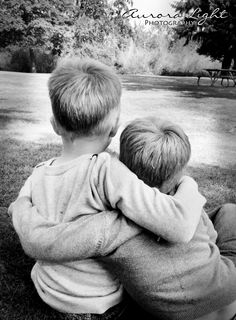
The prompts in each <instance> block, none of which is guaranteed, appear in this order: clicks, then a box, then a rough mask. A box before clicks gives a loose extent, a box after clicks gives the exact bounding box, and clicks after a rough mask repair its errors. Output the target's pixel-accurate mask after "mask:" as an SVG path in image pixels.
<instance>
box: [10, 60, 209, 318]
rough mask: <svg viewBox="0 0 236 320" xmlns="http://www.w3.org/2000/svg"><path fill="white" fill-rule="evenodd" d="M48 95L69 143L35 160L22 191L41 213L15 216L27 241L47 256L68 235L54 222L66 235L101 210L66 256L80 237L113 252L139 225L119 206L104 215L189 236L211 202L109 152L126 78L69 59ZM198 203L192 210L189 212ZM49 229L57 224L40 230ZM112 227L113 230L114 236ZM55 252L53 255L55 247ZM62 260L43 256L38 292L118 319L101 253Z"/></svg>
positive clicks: (80, 310)
mask: <svg viewBox="0 0 236 320" xmlns="http://www.w3.org/2000/svg"><path fill="white" fill-rule="evenodd" d="M49 94H50V98H51V104H52V110H53V117H52V125H53V128H54V131H55V132H56V133H57V134H58V135H60V136H61V138H62V143H63V149H62V153H61V156H60V157H58V158H54V159H50V160H48V161H46V162H44V163H41V164H39V165H38V166H36V168H35V170H34V171H33V173H32V175H31V176H30V177H29V178H28V180H27V181H26V184H25V186H24V187H23V188H22V190H21V192H20V197H23V196H24V195H26V196H30V197H31V199H32V203H33V204H34V205H35V207H36V208H37V209H38V211H39V213H40V214H39V215H37V214H32V215H27V214H26V215H25V214H24V213H23V212H22V214H20V215H16V214H13V224H14V227H15V229H16V231H17V233H18V234H19V237H20V240H21V242H22V244H23V247H24V248H25V249H26V248H27V245H29V244H33V243H34V244H36V246H38V247H40V243H41V245H42V247H43V246H46V247H47V249H45V250H43V251H42V252H41V254H42V255H43V254H45V253H50V250H51V249H53V247H54V244H55V242H57V241H58V244H59V242H60V241H62V240H63V236H62V237H60V233H62V230H61V231H60V232H59V233H57V235H56V233H55V237H54V236H53V237H52V234H53V230H54V227H55V226H57V225H63V227H64V226H65V228H64V229H63V231H65V234H66V229H67V227H68V230H69V228H70V225H71V224H73V223H72V222H73V221H74V220H76V221H79V222H80V223H82V224H84V225H85V226H86V225H87V222H89V221H91V220H93V219H92V218H93V216H95V215H99V217H100V220H99V226H95V227H94V225H93V228H92V229H90V231H91V233H90V234H89V236H88V230H87V232H84V233H83V231H81V233H80V235H78V238H80V237H82V235H83V236H84V237H82V238H81V239H79V241H78V238H77V240H76V241H75V242H73V243H71V248H70V249H68V250H66V251H67V254H68V255H69V254H71V253H73V251H74V250H76V248H78V247H79V244H80V240H81V241H82V240H83V241H85V243H86V252H84V256H83V258H87V257H90V258H91V257H92V256H93V254H92V252H94V250H95V251H96V252H97V254H99V252H100V251H103V250H102V249H103V247H102V248H101V245H104V239H106V241H107V242H106V246H107V248H108V250H109V251H111V249H112V248H113V250H114V249H115V248H117V247H118V246H120V245H121V244H122V243H124V242H125V241H127V240H128V239H130V238H132V237H133V236H135V235H137V234H138V233H140V232H141V229H140V228H138V227H137V226H136V225H134V224H133V223H132V222H129V221H127V220H126V219H125V218H124V217H123V216H122V215H121V214H119V212H117V211H116V212H113V213H109V215H108V216H107V214H106V212H105V213H104V211H110V210H112V209H119V210H121V211H122V213H123V214H124V215H125V216H126V217H128V218H129V219H131V220H133V221H134V222H135V223H137V224H139V225H140V226H143V227H145V228H147V229H148V230H150V231H152V232H154V233H156V234H158V235H160V236H162V237H163V238H166V239H167V240H169V241H175V242H178V241H180V242H181V241H182V242H184V241H188V240H189V239H190V238H191V237H192V235H193V233H194V231H195V229H196V226H197V223H198V220H199V216H200V212H201V209H202V206H203V204H204V202H205V199H204V198H203V197H202V196H201V195H200V194H199V193H198V190H197V185H196V183H195V182H194V181H193V180H192V179H191V178H187V177H185V178H184V179H182V181H181V182H180V184H179V187H178V190H177V192H176V194H175V195H174V196H167V195H165V194H162V193H160V192H159V191H158V190H157V189H156V188H150V187H148V186H147V185H145V184H144V183H143V182H142V181H141V180H139V179H138V178H137V176H136V175H135V174H133V173H132V172H131V171H130V170H129V169H128V168H127V167H125V166H124V165H123V164H122V163H121V162H119V161H118V159H116V158H114V157H112V156H111V155H109V154H108V153H106V152H104V150H105V149H106V147H107V146H108V145H109V143H110V141H111V138H112V137H113V136H114V135H115V133H116V131H117V126H118V121H119V114H120V96H121V84H120V81H119V79H118V77H117V76H116V75H115V74H114V73H113V71H112V70H111V69H109V68H108V67H105V66H104V65H102V64H99V63H97V62H95V61H91V60H89V61H88V60H86V61H84V60H82V61H81V60H78V59H70V60H67V61H65V62H63V63H62V64H61V65H59V66H58V67H57V68H56V69H55V71H54V72H53V73H52V75H51V77H50V79H49ZM192 204H194V212H191V214H190V213H189V211H190V208H191V206H192ZM110 216H111V217H110ZM27 219H28V220H27ZM26 221H27V222H26ZM41 222H42V224H41V225H40V228H38V226H39V225H38V223H39V224H40V223H41ZM110 226H112V228H111V229H110ZM45 227H46V228H47V227H52V228H51V229H50V231H49V232H48V230H47V231H46V232H44V233H41V231H43V228H45ZM44 230H45V229H44ZM57 230H58V229H57V228H55V231H57ZM110 230H115V235H116V236H115V237H114V236H113V234H112V233H111V231H110ZM120 230H122V232H120ZM70 232H71V229H70ZM65 234H64V235H65ZM66 239H68V235H66V236H65V239H64V240H66ZM64 240H63V241H64ZM50 241H51V242H50ZM94 242H96V246H95V247H94V245H93V244H94ZM27 243H28V244H27ZM37 244H38V245H37ZM26 251H27V249H26ZM59 251H60V250H59ZM82 251H83V249H82ZM54 253H55V254H54ZM53 256H54V258H53V259H54V260H55V256H56V252H54V249H53ZM59 256H60V257H61V253H59ZM61 258H62V260H61V261H60V262H54V263H53V262H49V261H47V259H44V258H43V257H39V256H38V257H37V259H38V261H37V262H36V264H35V266H34V267H33V269H32V273H31V276H32V280H33V282H34V284H35V287H36V289H37V291H38V293H39V295H40V297H41V298H42V299H43V300H44V301H45V302H46V303H47V304H49V305H50V306H51V307H52V308H55V309H56V310H58V311H61V312H65V313H73V314H90V315H91V314H93V318H94V317H95V315H96V314H97V315H98V319H103V318H104V319H105V318H107V317H108V318H109V317H111V316H112V318H113V319H115V318H118V317H119V316H120V314H121V311H122V308H123V306H121V305H120V302H121V301H122V286H121V284H120V282H119V281H118V279H116V278H115V277H114V276H113V275H112V274H111V273H110V272H108V270H107V269H106V268H105V267H104V265H103V264H102V263H101V262H100V261H99V260H98V259H87V260H77V261H69V262H68V261H65V260H66V258H67V257H66V255H65V256H63V257H61ZM114 308H115V309H114ZM95 318H96V317H95ZM95 318H94V319H95ZM79 319H83V317H82V316H80V318H79Z"/></svg>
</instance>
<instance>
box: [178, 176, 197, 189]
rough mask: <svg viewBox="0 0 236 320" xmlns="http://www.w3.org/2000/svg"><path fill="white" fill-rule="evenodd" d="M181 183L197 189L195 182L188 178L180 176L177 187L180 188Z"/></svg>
mask: <svg viewBox="0 0 236 320" xmlns="http://www.w3.org/2000/svg"><path fill="white" fill-rule="evenodd" d="M181 183H188V184H190V185H192V186H193V187H195V188H198V184H197V182H196V181H195V180H194V179H193V178H191V177H189V176H182V177H181V178H180V180H179V184H178V186H180V185H181Z"/></svg>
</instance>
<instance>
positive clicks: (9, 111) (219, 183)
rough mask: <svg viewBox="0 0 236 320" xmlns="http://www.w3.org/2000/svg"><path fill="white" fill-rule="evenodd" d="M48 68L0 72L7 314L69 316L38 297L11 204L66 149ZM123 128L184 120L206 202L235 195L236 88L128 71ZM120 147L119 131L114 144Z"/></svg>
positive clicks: (1, 293)
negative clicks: (148, 119)
mask: <svg viewBox="0 0 236 320" xmlns="http://www.w3.org/2000/svg"><path fill="white" fill-rule="evenodd" d="M47 78H48V75H44V74H19V73H8V72H0V133H1V138H0V150H1V153H0V177H1V185H0V188H1V190H0V232H1V237H0V319H1V320H9V319H10V320H12V319H16V320H26V319H28V320H31V319H32V320H34V319H40V320H44V319H45V320H46V319H59V320H60V319H66V316H64V315H59V314H58V313H57V312H55V311H53V310H51V309H50V308H49V307H47V306H46V305H45V304H43V303H42V302H41V300H40V299H39V298H38V296H37V294H36V293H35V290H34V288H33V285H32V283H31V280H30V270H31V267H32V265H33V261H32V260H31V259H29V258H27V257H26V256H25V255H24V253H23V252H22V249H21V247H20V244H19V241H18V239H17V236H16V235H15V233H14V231H13V229H12V227H11V223H10V221H9V219H8V217H7V214H6V211H7V207H8V206H9V204H10V203H11V202H12V201H13V200H14V199H15V197H16V195H17V193H18V192H19V189H20V187H21V186H22V184H23V182H24V180H25V179H26V178H27V176H28V175H29V174H30V173H31V171H32V168H33V167H34V166H35V165H36V164H37V163H39V162H41V161H43V160H45V159H47V158H50V157H52V156H55V154H58V153H59V152H60V145H59V140H58V138H57V137H55V136H54V134H53V133H52V130H51V128H50V125H49V121H48V118H49V116H50V103H49V99H48V96H47V88H46V82H47ZM122 80H123V87H124V92H123V97H122V115H121V129H122V128H123V126H124V124H125V123H126V122H127V121H130V120H131V119H134V118H135V117H143V116H147V115H151V116H154V115H155V116H161V117H164V118H168V119H170V120H172V121H176V122H177V123H179V124H180V125H181V126H182V127H183V128H184V129H185V131H186V132H187V133H188V135H189V137H190V140H191V144H192V160H191V163H190V166H189V168H188V172H189V173H190V174H191V175H192V176H193V177H194V178H195V179H196V180H197V182H198V183H199V187H200V190H201V192H202V193H203V194H204V195H205V196H206V197H207V200H208V203H207V205H206V208H208V209H209V208H212V207H214V206H215V205H218V204H220V203H223V202H226V201H227V202H228V201H231V202H236V192H235V190H236V168H235V159H236V144H235V141H236V139H235V138H236V108H235V98H236V88H234V87H229V88H222V87H221V86H220V85H219V84H217V85H216V86H215V87H210V86H209V79H201V83H202V84H201V86H200V87H197V85H196V79H194V78H179V77H142V76H135V77H134V76H123V78H122ZM111 147H112V148H113V149H115V150H117V149H118V138H116V139H115V140H114V141H113V143H112V146H111Z"/></svg>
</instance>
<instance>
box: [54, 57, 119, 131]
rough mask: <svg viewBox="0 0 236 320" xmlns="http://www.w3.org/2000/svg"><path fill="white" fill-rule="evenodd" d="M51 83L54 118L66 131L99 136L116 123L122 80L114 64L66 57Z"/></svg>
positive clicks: (55, 71)
mask: <svg viewBox="0 0 236 320" xmlns="http://www.w3.org/2000/svg"><path fill="white" fill-rule="evenodd" d="M48 87H49V95H50V99H51V104H52V111H53V116H54V120H55V122H56V123H57V124H58V125H59V126H60V127H61V128H62V129H63V130H64V131H65V132H66V133H70V134H72V136H73V135H74V136H90V135H97V136H99V135H103V134H106V133H107V132H108V131H109V130H110V127H111V126H112V125H114V124H116V122H117V118H118V117H119V110H120V97H121V83H120V80H119V78H118V76H117V75H116V74H115V73H114V72H113V70H112V69H111V68H109V67H107V66H105V65H103V64H101V63H99V62H97V61H94V60H90V59H86V60H85V59H84V60H83V59H79V58H70V59H66V60H63V61H61V63H60V64H59V65H58V66H57V67H56V69H55V70H54V71H53V73H52V74H51V76H50V78H49V81H48Z"/></svg>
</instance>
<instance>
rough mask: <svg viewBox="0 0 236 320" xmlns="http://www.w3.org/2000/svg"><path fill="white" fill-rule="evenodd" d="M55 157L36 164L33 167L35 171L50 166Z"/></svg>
mask: <svg viewBox="0 0 236 320" xmlns="http://www.w3.org/2000/svg"><path fill="white" fill-rule="evenodd" d="M53 160H54V159H49V160H45V161H42V162H39V163H38V164H36V166H35V167H34V168H33V173H35V172H38V171H41V170H43V169H44V168H45V167H46V166H50V164H51V163H52V162H53Z"/></svg>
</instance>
